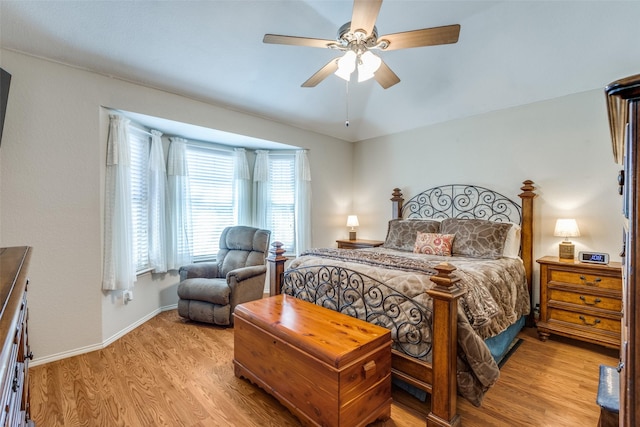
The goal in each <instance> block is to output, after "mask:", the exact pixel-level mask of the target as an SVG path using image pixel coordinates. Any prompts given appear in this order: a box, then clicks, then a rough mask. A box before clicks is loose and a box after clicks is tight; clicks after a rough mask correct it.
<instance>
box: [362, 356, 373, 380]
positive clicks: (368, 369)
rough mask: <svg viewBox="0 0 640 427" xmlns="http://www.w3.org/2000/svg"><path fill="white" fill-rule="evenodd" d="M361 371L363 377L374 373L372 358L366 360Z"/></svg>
mask: <svg viewBox="0 0 640 427" xmlns="http://www.w3.org/2000/svg"><path fill="white" fill-rule="evenodd" d="M362 372H363V373H364V377H365V378H369V377H370V376H372V375H373V374H375V373H376V362H375V361H373V360H370V361H368V362H367V363H365V364H364V365H363V366H362Z"/></svg>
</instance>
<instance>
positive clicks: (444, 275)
mask: <svg viewBox="0 0 640 427" xmlns="http://www.w3.org/2000/svg"><path fill="white" fill-rule="evenodd" d="M434 268H435V269H436V270H437V271H438V274H437V275H434V276H431V277H430V279H431V281H432V282H433V283H435V284H436V286H435V287H434V288H432V289H429V290H428V291H427V293H428V294H429V296H430V297H431V298H433V320H432V324H431V328H432V331H433V336H432V341H431V342H432V346H433V349H432V361H431V364H432V366H433V383H432V386H433V390H437V391H435V392H433V393H432V394H431V412H429V415H428V416H427V426H428V427H452V426H459V425H460V423H461V421H460V415H459V414H458V413H457V408H456V405H457V401H456V398H457V383H456V370H457V354H458V352H457V349H458V299H459V298H460V297H461V296H462V295H464V294H465V292H466V291H464V290H462V289H460V288H459V287H458V285H456V282H458V281H459V280H460V278H458V277H456V276H454V275H453V272H454V271H455V270H456V268H455V267H454V266H453V265H451V264H449V263H446V262H443V263H440V264H438V265H437V266H435V267H434Z"/></svg>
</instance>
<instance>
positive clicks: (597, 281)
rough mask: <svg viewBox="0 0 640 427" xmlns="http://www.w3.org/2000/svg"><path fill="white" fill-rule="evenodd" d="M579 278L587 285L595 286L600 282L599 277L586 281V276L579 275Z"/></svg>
mask: <svg viewBox="0 0 640 427" xmlns="http://www.w3.org/2000/svg"><path fill="white" fill-rule="evenodd" d="M580 280H582V281H583V282H584V284H585V285H587V286H596V285H597V284H598V283H600V282H602V279H601V278H599V277H596V280H594V281H593V282H589V281H587V278H586V277H584V276H580Z"/></svg>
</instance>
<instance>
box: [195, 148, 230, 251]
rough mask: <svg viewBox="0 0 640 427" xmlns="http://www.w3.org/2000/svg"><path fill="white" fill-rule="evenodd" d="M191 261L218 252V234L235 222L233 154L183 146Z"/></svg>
mask: <svg viewBox="0 0 640 427" xmlns="http://www.w3.org/2000/svg"><path fill="white" fill-rule="evenodd" d="M187 163H188V166H189V187H190V193H191V223H192V229H193V259H194V261H204V260H211V259H214V258H215V257H216V254H217V253H218V247H219V241H220V234H222V230H224V228H225V227H227V226H231V225H234V224H235V223H236V218H235V213H234V197H233V196H234V179H233V176H234V175H233V168H234V157H233V152H231V151H229V152H225V151H221V150H215V149H210V148H206V147H203V146H198V145H187Z"/></svg>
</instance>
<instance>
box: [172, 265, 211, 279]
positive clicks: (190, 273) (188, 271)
mask: <svg viewBox="0 0 640 427" xmlns="http://www.w3.org/2000/svg"><path fill="white" fill-rule="evenodd" d="M178 271H179V272H180V281H181V282H182V281H183V280H186V279H192V278H205V279H214V278H216V277H218V264H217V263H215V262H199V263H195V264H189V265H184V266H182V267H180V270H178Z"/></svg>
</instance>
